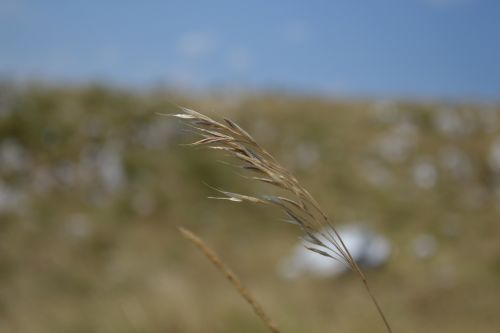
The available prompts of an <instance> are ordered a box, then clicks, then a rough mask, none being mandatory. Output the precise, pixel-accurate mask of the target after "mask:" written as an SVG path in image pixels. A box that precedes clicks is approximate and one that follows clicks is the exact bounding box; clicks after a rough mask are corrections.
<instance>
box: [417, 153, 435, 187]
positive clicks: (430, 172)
mask: <svg viewBox="0 0 500 333" xmlns="http://www.w3.org/2000/svg"><path fill="white" fill-rule="evenodd" d="M412 176H413V181H414V182H415V185H417V186H418V187H421V188H425V189H429V188H432V187H434V185H435V184H436V181H437V178H438V174H437V171H436V167H435V166H434V164H433V163H432V161H431V160H430V159H429V158H421V159H420V160H419V161H417V162H416V163H415V164H414V165H413V169H412Z"/></svg>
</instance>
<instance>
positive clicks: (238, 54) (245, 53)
mask: <svg viewBox="0 0 500 333" xmlns="http://www.w3.org/2000/svg"><path fill="white" fill-rule="evenodd" d="M227 62H228V65H229V67H230V68H231V69H233V70H235V71H238V72H245V71H247V70H248V69H250V67H251V66H252V62H253V57H252V53H251V52H250V51H249V50H248V49H246V48H243V47H238V48H234V49H232V50H230V51H229V53H228V59H227Z"/></svg>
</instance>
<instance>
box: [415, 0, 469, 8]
mask: <svg viewBox="0 0 500 333" xmlns="http://www.w3.org/2000/svg"><path fill="white" fill-rule="evenodd" d="M423 2H424V3H426V4H428V5H430V6H432V7H436V8H452V7H457V6H463V5H469V4H472V3H474V2H477V0H423Z"/></svg>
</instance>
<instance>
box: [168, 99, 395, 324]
mask: <svg viewBox="0 0 500 333" xmlns="http://www.w3.org/2000/svg"><path fill="white" fill-rule="evenodd" d="M181 110H182V113H179V114H174V115H173V116H174V117H177V118H181V119H183V120H184V121H186V122H187V123H188V125H189V126H190V127H191V128H192V129H194V130H195V132H196V133H198V134H200V135H201V137H202V138H201V139H200V140H198V141H196V142H194V143H191V144H190V145H191V146H206V147H208V148H210V149H214V150H220V151H223V152H226V153H228V154H229V155H231V156H232V157H234V158H236V159H237V160H238V161H240V163H241V165H239V166H238V167H240V168H242V169H244V170H247V171H249V172H251V173H252V175H251V176H249V177H247V178H249V179H251V180H255V181H258V182H264V183H267V184H270V185H273V186H276V187H277V188H279V189H280V190H282V191H284V193H286V194H287V195H285V196H275V195H262V196H249V195H243V194H238V193H232V192H227V191H223V190H219V189H215V190H217V191H218V192H220V193H221V194H223V195H224V197H216V198H214V199H222V200H230V201H234V202H244V201H247V202H251V203H258V204H265V205H274V206H277V207H279V208H280V209H282V210H283V211H284V213H285V214H286V216H287V217H288V218H287V220H286V221H287V222H290V223H293V224H296V225H297V226H299V227H300V228H301V229H302V231H303V232H304V239H305V241H306V242H307V243H308V244H309V245H308V246H306V247H307V249H309V250H311V251H313V252H316V253H317V254H319V255H322V256H325V257H328V258H330V259H332V260H336V261H339V262H340V263H342V264H344V265H346V266H347V267H348V268H349V269H351V270H352V271H354V272H355V273H357V275H358V276H359V277H360V278H361V280H362V282H363V285H364V286H365V288H366V291H367V292H368V294H369V296H370V297H371V299H372V301H373V303H374V305H375V307H376V308H377V311H378V313H379V315H380V316H381V318H382V320H383V322H384V324H385V327H386V328H387V331H388V332H392V330H391V327H390V325H389V323H388V321H387V319H386V318H385V315H384V313H383V312H382V309H381V308H380V306H379V304H378V302H377V300H376V298H375V297H374V295H373V293H372V292H371V290H370V287H369V285H368V282H367V280H366V277H365V275H364V274H363V272H362V271H361V269H360V268H359V266H358V264H357V263H356V261H355V260H354V259H353V257H352V256H351V253H350V252H349V249H348V248H347V247H346V245H345V244H344V241H343V240H342V238H341V237H340V235H339V233H338V232H337V230H336V229H335V227H334V225H333V223H332V222H331V220H330V219H329V218H328V216H327V215H326V213H325V212H324V210H323V209H322V208H321V207H320V205H319V204H318V202H317V201H316V200H315V199H314V198H313V197H312V196H311V194H310V193H309V192H308V191H307V190H306V189H305V188H303V187H302V186H301V185H300V184H299V182H298V181H297V179H296V178H295V177H294V176H293V175H292V174H291V173H290V172H289V171H288V170H287V169H285V168H284V167H283V166H281V165H280V164H279V163H278V162H277V161H276V159H275V158H274V157H273V156H272V155H271V154H270V153H268V152H267V151H266V150H265V149H264V148H262V147H261V146H260V145H259V144H258V143H257V142H256V141H255V140H254V138H253V137H252V136H250V134H248V133H247V132H246V131H245V130H243V129H242V128H241V127H240V126H239V125H237V124H236V123H235V122H233V121H231V120H229V119H227V118H224V122H218V121H215V120H213V119H211V118H210V117H207V116H205V115H203V114H201V113H199V112H196V111H194V110H190V109H187V108H182V107H181ZM317 235H321V237H318V236H317ZM325 240H326V241H325Z"/></svg>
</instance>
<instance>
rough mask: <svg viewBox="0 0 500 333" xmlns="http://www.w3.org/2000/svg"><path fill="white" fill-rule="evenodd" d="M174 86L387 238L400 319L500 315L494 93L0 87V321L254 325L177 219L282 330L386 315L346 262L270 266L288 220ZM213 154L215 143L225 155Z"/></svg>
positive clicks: (385, 279)
mask: <svg viewBox="0 0 500 333" xmlns="http://www.w3.org/2000/svg"><path fill="white" fill-rule="evenodd" d="M171 102H175V103H177V104H182V105H184V106H188V107H191V108H194V109H199V110H201V111H203V112H206V113H208V114H210V115H211V116H214V117H220V116H229V117H230V118H232V119H234V120H236V121H238V123H240V124H241V125H242V126H244V127H245V128H246V129H248V130H249V132H251V133H252V135H253V136H254V137H255V138H257V140H259V142H260V143H261V144H262V145H263V146H264V147H267V148H268V149H269V150H270V151H272V152H273V154H274V155H276V156H277V157H278V158H279V160H280V161H281V162H282V163H283V164H284V165H286V166H287V167H289V168H290V169H292V171H293V172H294V173H295V174H296V176H297V177H298V178H299V179H300V181H301V183H302V184H303V185H304V186H305V187H307V188H308V189H309V190H310V191H311V193H313V194H314V195H315V196H316V198H317V199H318V201H319V202H320V203H321V205H322V206H323V207H324V208H325V209H326V210H328V212H329V213H330V215H331V216H333V217H334V219H335V220H336V221H337V222H339V223H348V222H352V221H366V223H367V224H369V225H370V226H372V227H373V228H374V229H376V230H377V231H379V232H381V233H383V234H384V235H386V236H387V237H388V238H389V239H390V240H391V242H392V244H393V255H392V257H391V260H390V262H389V263H388V264H387V265H386V266H385V267H384V268H383V269H380V270H378V271H370V272H367V274H368V276H369V279H370V280H371V283H372V287H373V290H374V292H375V294H376V295H377V296H378V298H379V300H380V302H381V303H382V305H383V308H384V310H385V313H386V315H387V316H388V318H389V320H390V321H391V323H392V326H393V328H394V330H395V331H396V332H423V331H425V332H427V331H435V332H442V333H446V332H454V333H456V332H459V333H460V332H471V331H473V330H474V331H477V332H497V331H498V327H500V317H499V316H498V309H500V297H498V295H500V241H499V238H500V223H499V221H500V107H498V106H495V105H451V104H450V105H447V104H439V103H436V104H416V103H398V102H345V101H343V102H340V101H330V100H326V99H319V98H312V97H294V96H286V95H273V94H269V95H266V94H260V95H254V96H238V97H232V98H229V97H228V96H227V95H215V94H214V95H206V96H203V97H200V96H181V95H180V94H169V93H165V92H161V91H150V92H126V91H116V90H111V89H105V88H102V87H85V88H55V87H52V88H46V87H45V88H44V87H42V86H32V87H24V88H19V87H14V86H11V85H2V86H1V87H0V174H1V177H0V247H1V250H0V331H2V332H51V333H52V332H160V331H161V332H172V333H175V332H179V333H181V332H182V333H184V332H200V333H201V332H203V333H205V332H206V333H210V332H228V333H229V332H231V333H233V332H265V331H266V330H265V327H263V325H262V324H261V323H260V322H259V321H258V319H256V318H255V317H254V315H253V313H252V312H251V311H250V309H249V308H248V307H247V304H245V303H244V302H243V301H242V300H241V299H240V298H239V297H238V295H237V294H236V293H235V292H234V291H233V290H232V289H231V287H230V286H229V285H228V284H227V282H226V281H225V280H224V279H223V278H222V277H221V276H220V275H219V272H217V271H216V270H215V269H213V267H211V266H210V264H209V263H208V262H206V260H205V259H204V258H203V257H202V256H201V255H200V253H198V252H197V251H196V250H195V249H194V248H193V247H192V246H191V245H190V244H188V243H186V242H185V241H184V240H183V239H181V237H180V236H179V234H178V232H177V231H176V226H178V225H186V226H189V227H190V228H192V229H193V230H196V232H197V233H198V234H200V235H202V236H203V237H204V239H205V240H206V241H207V242H208V243H209V244H211V245H212V246H213V247H214V248H215V249H216V250H217V251H218V252H219V253H221V254H222V257H223V259H224V260H225V261H226V262H227V263H228V264H229V266H231V267H232V268H233V269H234V270H235V271H236V272H238V273H239V275H240V276H241V277H242V278H243V280H244V281H245V282H246V283H247V285H248V286H249V287H250V289H252V290H253V291H254V293H255V295H256V297H257V298H258V299H259V300H260V301H261V303H262V304H263V305H264V307H265V308H266V310H267V312H268V313H269V314H270V315H271V316H272V317H273V319H274V320H275V321H276V322H277V323H278V324H279V326H280V327H281V328H282V329H283V331H285V332H289V333H299V332H304V333H305V332H307V333H313V332H375V331H383V327H382V324H381V323H380V320H379V318H378V317H377V314H376V312H375V311H374V309H373V307H372V304H371V303H370V301H369V299H368V298H367V296H366V295H365V294H364V291H363V289H362V286H361V285H360V283H359V281H358V279H357V278H356V277H355V276H353V275H349V274H348V275H345V276H343V277H341V278H340V279H336V280H314V279H310V278H302V279H300V280H295V281H287V280H282V279H281V278H280V277H279V276H278V274H277V273H276V272H277V269H276V267H277V265H278V262H279V261H280V259H281V258H282V257H283V256H285V255H287V254H288V252H289V251H290V249H291V248H292V247H293V245H294V244H295V242H296V237H297V236H298V235H299V233H298V231H297V230H296V229H295V228H294V227H293V226H289V225H287V224H284V223H281V222H280V221H279V219H280V218H281V216H280V215H279V214H277V213H276V212H274V211H273V210H271V209H269V210H266V209H262V207H255V206H251V205H239V206H238V205H235V204H231V203H227V202H219V201H216V202H213V201H210V200H208V199H206V197H207V196H209V195H211V194H213V193H212V191H211V190H210V188H208V187H207V186H205V185H204V184H203V182H206V183H208V184H210V185H214V186H217V187H221V188H224V189H227V190H234V191H244V192H248V193H252V191H255V190H258V189H257V188H254V187H253V186H254V185H253V184H250V183H245V182H244V181H242V180H241V179H240V178H239V177H238V176H237V175H235V174H234V172H235V170H234V169H232V168H231V167H228V166H225V165H224V164H219V163H217V162H215V161H214V158H213V155H211V153H213V152H206V151H203V150H201V151H199V150H196V151H195V149H193V148H189V147H182V146H180V145H179V144H180V143H183V142H190V141H191V139H192V137H191V135H190V134H189V133H186V132H184V131H183V129H182V126H180V125H179V122H178V121H177V120H175V119H173V118H167V117H163V116H159V115H158V114H157V113H158V112H160V113H172V112H175V107H174V106H173V105H172V104H171ZM219 156H220V158H221V159H224V157H223V156H222V155H219Z"/></svg>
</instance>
